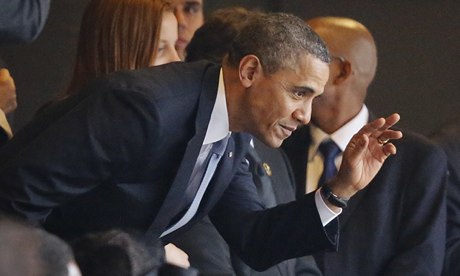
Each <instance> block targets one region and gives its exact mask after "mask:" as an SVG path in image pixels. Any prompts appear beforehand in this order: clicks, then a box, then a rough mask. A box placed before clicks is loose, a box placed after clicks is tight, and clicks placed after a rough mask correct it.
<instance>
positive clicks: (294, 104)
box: [244, 55, 329, 147]
mask: <svg viewBox="0 0 460 276" xmlns="http://www.w3.org/2000/svg"><path fill="white" fill-rule="evenodd" d="M328 76H329V66H328V64H327V63H324V62H322V61H321V60H320V59H317V58H315V57H313V56H311V55H308V56H305V58H304V60H303V61H300V62H299V66H298V68H297V69H296V70H293V69H283V70H280V71H278V72H276V73H274V74H272V75H261V76H260V77H259V78H258V79H255V81H254V84H253V85H252V86H251V87H250V88H248V93H247V101H246V103H247V104H248V108H247V111H248V116H247V121H246V123H247V124H246V125H245V127H244V128H245V130H246V131H247V132H249V133H251V134H253V135H254V136H255V137H257V138H258V139H259V140H261V141H263V142H264V143H265V144H267V145H269V146H272V147H279V146H281V144H282V142H283V140H284V139H286V138H288V137H289V136H290V135H291V134H292V132H293V131H294V130H295V129H296V128H297V127H298V126H300V125H304V124H307V123H308V122H310V116H311V105H312V101H313V99H314V98H315V97H317V96H318V95H320V94H321V93H322V92H323V88H324V85H325V84H326V82H327V80H328Z"/></svg>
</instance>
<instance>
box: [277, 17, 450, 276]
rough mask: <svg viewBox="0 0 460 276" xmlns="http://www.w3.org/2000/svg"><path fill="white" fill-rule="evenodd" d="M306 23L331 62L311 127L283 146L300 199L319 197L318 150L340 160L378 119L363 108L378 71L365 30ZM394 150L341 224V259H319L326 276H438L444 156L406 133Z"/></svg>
mask: <svg viewBox="0 0 460 276" xmlns="http://www.w3.org/2000/svg"><path fill="white" fill-rule="evenodd" d="M307 23H308V24H309V25H310V26H311V27H312V28H313V29H314V30H315V32H317V33H318V34H319V35H320V37H321V38H322V39H323V40H324V41H325V42H326V43H327V45H328V47H329V50H330V54H331V56H332V62H331V64H330V76H329V79H328V81H327V84H326V86H325V89H324V94H323V95H321V96H320V97H318V98H317V99H315V100H314V102H313V110H312V118H311V124H310V126H308V127H306V128H303V129H301V130H299V131H296V132H294V133H293V135H292V136H291V138H289V139H288V140H286V141H285V143H284V145H283V147H284V149H285V150H286V152H287V154H288V156H289V159H290V161H291V163H292V167H293V169H294V173H295V177H296V186H297V196H301V195H303V194H305V193H307V192H311V191H314V190H316V189H317V186H318V181H319V179H320V177H321V174H322V172H323V167H324V166H325V165H323V159H324V157H323V155H322V154H321V151H320V150H319V148H320V144H321V143H322V142H323V141H333V142H334V143H335V144H336V145H337V146H338V148H339V149H340V150H341V151H342V152H343V150H344V148H345V145H346V143H348V141H350V139H351V138H352V135H353V133H354V132H356V130H357V129H359V128H361V127H362V126H363V125H364V124H366V123H367V122H368V121H369V120H372V118H373V117H374V116H373V115H372V114H371V113H370V112H369V111H368V108H367V107H366V105H365V104H364V101H365V98H366V95H367V90H368V87H369V85H370V83H371V82H372V80H373V79H374V76H375V72H376V67H377V49H376V45H375V41H374V39H373V37H372V35H371V33H370V32H369V30H368V29H367V28H366V27H365V26H364V25H362V24H361V23H359V22H357V21H355V20H353V19H349V18H339V17H321V18H314V19H312V20H309V21H308V22H307ZM394 96H397V95H396V94H395V95H394ZM384 142H385V141H382V143H384ZM395 145H397V147H398V154H397V155H396V156H392V157H390V158H389V159H388V160H387V162H386V163H385V165H384V166H383V168H382V170H381V171H380V172H379V173H378V174H377V176H376V177H375V178H374V180H373V181H372V182H371V183H370V184H369V186H368V187H367V188H366V189H363V190H362V191H360V192H359V193H358V194H357V195H356V196H355V197H353V198H352V199H350V200H349V202H348V207H347V208H344V209H343V212H342V214H341V215H340V216H339V222H340V230H341V231H340V244H339V249H338V252H325V253H321V254H317V255H315V258H316V261H317V263H318V265H319V266H320V269H321V270H322V271H323V273H324V275H326V276H327V275H341V276H347V275H354V276H356V275H392V276H394V275H405V276H407V275H440V273H441V270H442V263H443V256H444V240H445V223H446V214H445V194H444V188H445V174H446V158H445V155H444V154H443V152H442V150H440V149H439V148H438V147H436V146H435V145H433V144H431V143H430V142H429V141H428V140H427V139H425V138H424V137H421V136H420V135H418V134H415V133H411V132H409V131H404V138H403V139H401V140H400V141H398V142H395ZM341 159H342V155H341V154H340V153H339V154H338V155H337V156H336V157H333V158H332V160H333V165H334V164H335V165H336V166H337V167H338V166H339V165H340V163H341Z"/></svg>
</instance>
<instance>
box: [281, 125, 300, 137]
mask: <svg viewBox="0 0 460 276" xmlns="http://www.w3.org/2000/svg"><path fill="white" fill-rule="evenodd" d="M280 126H281V129H282V130H283V132H284V134H285V135H286V138H287V137H289V136H291V134H292V132H293V131H294V130H296V129H297V127H290V126H286V125H281V124H280Z"/></svg>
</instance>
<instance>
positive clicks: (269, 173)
mask: <svg viewBox="0 0 460 276" xmlns="http://www.w3.org/2000/svg"><path fill="white" fill-rule="evenodd" d="M262 167H264V170H265V172H266V173H267V174H268V176H272V168H270V166H269V165H268V164H267V163H265V162H264V163H263V164H262Z"/></svg>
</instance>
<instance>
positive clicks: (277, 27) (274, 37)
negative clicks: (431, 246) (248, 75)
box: [227, 13, 330, 74]
mask: <svg viewBox="0 0 460 276" xmlns="http://www.w3.org/2000/svg"><path fill="white" fill-rule="evenodd" d="M250 54H253V55H255V56H257V57H258V58H259V60H260V62H261V63H262V67H263V68H264V71H265V72H266V73H267V74H273V73H275V72H277V71H279V70H281V69H286V68H293V69H294V68H296V65H297V60H299V58H300V57H301V56H303V55H307V54H310V55H313V56H314V57H316V58H318V59H320V60H321V61H323V62H325V63H330V57H329V51H328V50H327V47H326V44H325V43H324V42H323V40H322V39H321V38H320V37H319V36H318V35H317V34H316V33H315V32H314V31H313V30H312V29H311V28H310V27H309V26H308V25H307V24H306V23H305V22H304V21H303V20H302V19H300V18H298V17H296V16H294V15H290V14H286V13H268V14H264V15H261V16H255V17H253V18H251V20H250V21H249V22H248V24H246V25H245V26H244V27H243V29H242V30H241V32H240V33H239V35H238V36H237V37H236V38H235V40H234V41H233V43H232V45H231V47H230V50H229V52H228V58H227V60H228V64H229V65H231V66H238V64H239V62H240V60H241V58H243V57H244V56H246V55H250Z"/></svg>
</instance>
